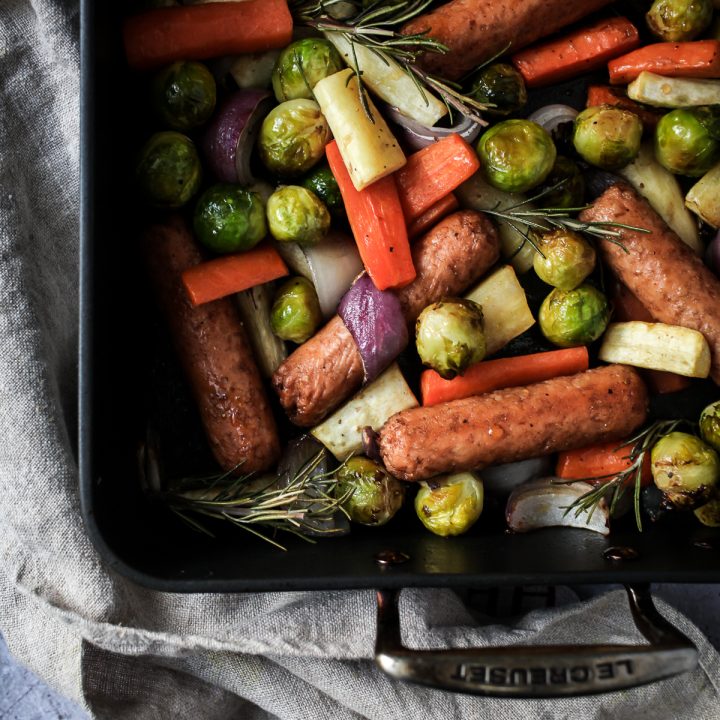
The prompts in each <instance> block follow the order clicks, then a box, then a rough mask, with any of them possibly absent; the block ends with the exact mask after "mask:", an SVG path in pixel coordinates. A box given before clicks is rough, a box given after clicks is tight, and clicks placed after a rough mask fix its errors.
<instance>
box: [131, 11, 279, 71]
mask: <svg viewBox="0 0 720 720" xmlns="http://www.w3.org/2000/svg"><path fill="white" fill-rule="evenodd" d="M292 29H293V21H292V16H291V15H290V10H289V9H288V6H287V0H246V2H225V3H209V4H203V5H190V6H186V7H167V8H157V9H155V10H148V11H147V12H143V13H140V14H139V15H132V16H131V17H129V18H128V19H127V20H126V21H125V26H124V28H123V39H124V42H125V54H126V56H127V60H128V64H129V65H130V67H131V68H134V69H135V70H148V69H152V68H156V67H160V66H162V65H165V64H167V63H171V62H174V61H175V60H206V59H208V58H212V57H220V56H222V55H237V54H240V53H249V52H257V51H259V50H270V49H271V48H281V47H284V46H285V45H287V44H288V43H289V42H290V41H291V40H292Z"/></svg>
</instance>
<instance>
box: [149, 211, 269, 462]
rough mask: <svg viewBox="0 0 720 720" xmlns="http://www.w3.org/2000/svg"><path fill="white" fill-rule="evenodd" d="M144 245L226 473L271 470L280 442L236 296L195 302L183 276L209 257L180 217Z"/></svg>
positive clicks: (153, 232)
mask: <svg viewBox="0 0 720 720" xmlns="http://www.w3.org/2000/svg"><path fill="white" fill-rule="evenodd" d="M144 250H145V258H146V264H147V267H148V271H149V275H150V279H151V283H152V285H153V288H154V290H155V294H156V296H157V298H158V302H159V304H160V307H161V310H162V311H163V314H164V316H165V318H166V320H167V322H168V324H169V326H170V331H171V334H172V337H173V342H174V344H175V347H176V349H177V352H178V354H179V357H180V361H181V364H182V367H183V370H184V371H185V376H186V377H187V379H188V382H189V383H190V387H191V389H192V392H193V395H194V396H195V400H196V402H197V405H198V409H199V410H200V417H201V419H202V423H203V426H204V427H205V432H206V433H207V437H208V440H209V442H210V447H211V449H212V451H213V454H214V455H215V459H216V460H217V461H218V464H219V465H220V466H221V467H222V468H223V470H232V469H233V468H235V467H236V466H238V465H239V466H240V468H239V469H240V472H243V473H244V472H251V471H256V470H267V469H268V468H270V467H271V466H272V465H274V464H275V463H276V462H277V460H278V457H279V451H280V442H279V440H278V435H277V430H276V427H275V419H274V418H273V415H272V411H271V409H270V405H269V403H268V399H267V397H266V395H265V390H264V389H263V386H262V381H261V379H260V373H259V371H258V369H257V366H256V365H255V359H254V358H253V356H252V351H251V349H250V346H249V344H248V340H247V337H246V336H245V331H244V330H243V326H242V323H241V321H240V318H239V316H238V313H237V311H236V309H235V306H234V305H233V304H232V301H231V300H230V299H229V298H224V299H222V300H215V301H213V302H210V303H205V304H204V305H199V306H198V307H193V306H192V305H191V304H190V302H189V300H188V298H187V294H186V292H185V289H184V287H183V285H182V282H181V279H180V275H181V273H182V272H183V270H185V269H187V268H189V267H191V266H193V265H197V264H198V263H199V262H200V261H201V260H202V256H201V254H200V250H199V248H198V246H197V244H196V243H195V240H194V239H193V237H192V235H191V233H190V231H189V229H188V228H187V226H186V225H185V223H184V222H183V220H182V219H180V218H179V217H173V218H172V219H170V220H169V221H168V222H167V223H165V224H162V225H154V226H152V227H151V228H150V229H149V230H148V231H147V233H146V236H145V238H144Z"/></svg>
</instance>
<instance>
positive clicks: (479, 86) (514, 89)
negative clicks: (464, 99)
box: [468, 63, 527, 115]
mask: <svg viewBox="0 0 720 720" xmlns="http://www.w3.org/2000/svg"><path fill="white" fill-rule="evenodd" d="M468 95H470V97H472V98H474V99H475V100H477V101H478V102H479V103H483V104H488V105H492V106H493V107H488V109H487V110H485V112H486V113H487V114H488V115H510V113H514V112H517V111H518V110H521V109H522V108H523V107H524V106H525V103H526V102H527V90H526V89H525V81H524V80H523V76H522V75H521V74H520V73H519V72H518V71H517V70H516V69H515V68H514V67H513V66H512V65H509V64H508V63H492V64H491V65H487V66H486V67H484V68H482V69H481V70H480V71H479V72H478V73H477V74H476V75H474V76H473V78H472V80H471V86H470V92H469V93H468Z"/></svg>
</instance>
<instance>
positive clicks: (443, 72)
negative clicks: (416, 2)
mask: <svg viewBox="0 0 720 720" xmlns="http://www.w3.org/2000/svg"><path fill="white" fill-rule="evenodd" d="M610 2H612V0H583V2H567V0H515V1H514V2H499V0H452V1H451V2H449V3H446V4H445V5H441V6H440V7H439V8H437V9H436V10H433V11H432V12H430V13H427V14H426V15H420V16H419V17H417V18H414V19H413V20H411V21H410V22H408V23H407V24H406V25H404V26H403V29H402V32H403V33H405V34H406V35H412V34H415V33H422V32H427V34H428V37H431V38H433V39H435V40H439V41H440V42H441V43H443V44H444V45H446V46H447V47H449V48H450V52H448V53H446V54H444V55H443V54H440V53H430V52H428V53H425V54H424V55H423V56H422V57H421V58H420V60H419V64H420V66H421V67H422V68H423V69H424V70H426V71H427V72H429V73H432V74H434V75H440V76H441V77H445V78H447V79H448V80H458V79H459V78H460V77H462V76H463V75H465V74H466V73H468V72H469V71H470V70H473V69H474V68H475V67H477V66H478V65H480V64H481V63H483V62H485V61H486V60H489V59H490V58H492V57H495V56H496V55H499V54H500V53H502V52H503V51H505V50H507V49H510V50H512V52H515V51H516V50H519V49H520V48H522V47H525V46H526V45H529V44H530V43H532V42H535V40H538V39H539V38H541V37H544V36H545V35H550V34H551V33H554V32H555V31H556V30H559V29H560V28H563V27H565V26H566V25H570V24H571V23H574V22H575V21H577V20H580V19H581V18H583V17H585V16H586V15H589V14H590V13H592V12H595V11H596V10H599V9H600V8H602V7H604V6H605V5H609V4H610Z"/></svg>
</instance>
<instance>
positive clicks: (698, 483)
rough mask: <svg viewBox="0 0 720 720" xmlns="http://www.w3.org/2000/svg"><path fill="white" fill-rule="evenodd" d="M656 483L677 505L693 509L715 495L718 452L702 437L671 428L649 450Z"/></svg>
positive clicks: (719, 472)
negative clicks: (670, 430) (669, 431)
mask: <svg viewBox="0 0 720 720" xmlns="http://www.w3.org/2000/svg"><path fill="white" fill-rule="evenodd" d="M650 463H651V469H652V476H653V480H654V481H655V485H657V486H658V488H660V490H662V491H663V492H664V493H665V495H666V496H667V498H668V500H669V501H670V502H671V503H672V504H673V505H674V506H675V507H677V508H680V509H693V508H696V507H699V506H700V505H704V504H705V503H706V502H707V501H708V500H710V498H711V497H712V495H713V493H714V491H715V488H716V486H717V483H718V478H720V459H718V456H717V453H716V452H715V451H714V450H713V449H712V448H711V447H710V446H709V445H706V444H705V443H704V442H703V441H702V440H701V439H700V438H698V437H695V435H690V434H689V433H684V432H671V433H669V434H668V435H665V436H664V437H662V438H660V440H658V441H657V443H655V445H654V446H653V449H652V451H651V453H650Z"/></svg>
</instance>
